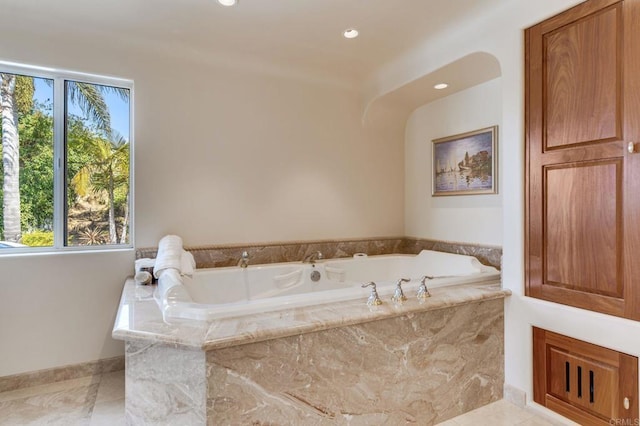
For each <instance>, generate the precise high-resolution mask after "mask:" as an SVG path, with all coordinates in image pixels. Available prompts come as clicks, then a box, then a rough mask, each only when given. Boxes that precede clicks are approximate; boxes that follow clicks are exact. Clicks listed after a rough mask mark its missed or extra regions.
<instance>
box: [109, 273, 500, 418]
mask: <svg viewBox="0 0 640 426" xmlns="http://www.w3.org/2000/svg"><path fill="white" fill-rule="evenodd" d="M152 292H153V287H152V286H137V285H136V284H135V283H134V282H133V280H128V281H127V282H126V283H125V286H124V289H123V295H122V300H121V304H120V308H119V310H118V317H117V319H116V323H115V326H114V331H113V335H114V337H115V338H119V339H123V340H125V341H126V354H125V356H126V360H127V368H126V370H127V372H126V383H127V386H126V420H127V423H128V424H139V423H144V424H211V425H213V424H350V425H359V424H404V423H416V424H425V425H426V424H434V423H435V422H439V421H443V420H446V419H448V418H451V417H454V416H456V415H459V414H461V413H464V412H465V411H469V410H471V409H473V408H476V407H479V406H481V405H484V404H487V403H489V402H491V401H495V400H497V399H499V398H501V396H502V388H503V382H504V377H503V376H504V373H503V370H502V368H503V363H504V351H503V347H504V343H503V298H504V297H505V296H507V295H509V294H510V292H509V291H507V290H503V289H501V288H500V284H499V283H497V282H496V283H488V284H468V285H460V286H454V287H441V288H435V289H433V290H432V292H431V293H432V297H431V298H429V299H427V300H426V301H425V302H424V303H420V302H419V301H418V300H417V299H416V298H415V297H413V298H410V299H409V300H408V301H407V302H406V303H404V304H402V305H394V304H392V303H390V301H386V302H387V303H385V304H383V305H382V306H378V307H375V308H370V307H368V306H367V305H366V304H365V303H364V300H351V301H342V302H335V303H331V304H325V305H316V306H307V307H300V308H293V309H287V310H282V311H276V312H267V313H260V314H254V315H250V316H245V317H235V318H224V319H221V320H218V321H211V322H204V321H192V320H169V321H163V319H162V315H161V313H160V310H159V309H158V307H157V304H156V302H155V300H154V299H153V295H152Z"/></svg>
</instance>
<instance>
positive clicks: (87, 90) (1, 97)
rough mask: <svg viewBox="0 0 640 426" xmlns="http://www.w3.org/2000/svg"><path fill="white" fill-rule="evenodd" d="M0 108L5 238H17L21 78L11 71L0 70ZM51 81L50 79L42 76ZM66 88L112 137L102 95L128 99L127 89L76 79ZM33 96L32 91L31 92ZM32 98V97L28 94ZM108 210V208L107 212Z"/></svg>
mask: <svg viewBox="0 0 640 426" xmlns="http://www.w3.org/2000/svg"><path fill="white" fill-rule="evenodd" d="M0 77H1V79H2V83H1V85H0V102H1V103H0V109H1V110H2V111H1V113H2V163H3V185H2V195H3V197H2V199H3V210H2V212H3V226H4V239H5V240H8V241H13V242H18V241H20V239H21V229H20V137H19V134H18V106H17V105H16V104H17V100H16V82H17V81H20V79H28V80H30V82H31V83H30V84H31V85H32V86H33V79H32V78H28V77H18V76H16V75H14V74H5V73H0ZM45 81H46V82H47V84H49V85H51V84H52V83H53V80H45ZM65 91H66V93H67V94H68V96H69V100H70V102H71V103H74V104H77V105H78V106H79V107H80V109H81V110H82V112H83V113H84V114H85V115H86V116H87V117H89V118H90V119H91V120H92V121H93V122H94V123H95V124H96V127H97V128H98V130H100V131H101V132H103V133H104V135H105V136H107V137H111V117H110V115H109V108H108V106H107V104H106V103H105V101H104V97H103V95H104V94H105V93H107V92H114V93H116V94H117V95H119V96H120V97H121V98H122V99H124V100H126V99H129V91H128V90H127V89H122V88H118V87H111V86H101V85H96V84H90V83H82V82H76V81H66V82H65ZM31 95H32V96H33V93H31ZM31 100H32V98H31ZM110 213H111V212H110Z"/></svg>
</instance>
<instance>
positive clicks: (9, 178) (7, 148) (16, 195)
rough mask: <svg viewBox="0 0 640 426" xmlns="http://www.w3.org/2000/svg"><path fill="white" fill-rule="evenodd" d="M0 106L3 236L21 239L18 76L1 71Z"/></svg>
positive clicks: (16, 240)
mask: <svg viewBox="0 0 640 426" xmlns="http://www.w3.org/2000/svg"><path fill="white" fill-rule="evenodd" d="M0 77H1V78H2V83H1V84H0V109H2V167H3V173H4V179H3V181H2V212H3V229H4V231H3V233H4V239H5V240H6V241H11V242H16V243H17V242H19V241H20V239H21V232H20V140H19V137H18V108H17V105H16V96H15V91H16V76H15V75H13V74H1V75H0Z"/></svg>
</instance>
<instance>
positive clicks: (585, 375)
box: [533, 327, 638, 425]
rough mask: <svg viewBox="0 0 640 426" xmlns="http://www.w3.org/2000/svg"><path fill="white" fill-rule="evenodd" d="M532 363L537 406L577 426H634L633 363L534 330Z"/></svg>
mask: <svg viewBox="0 0 640 426" xmlns="http://www.w3.org/2000/svg"><path fill="white" fill-rule="evenodd" d="M533 359H534V361H533V362H534V364H533V375H534V386H533V399H534V401H536V402H537V403H538V404H541V405H544V406H546V407H547V408H550V409H552V410H554V411H556V412H558V413H560V414H562V415H564V416H566V417H568V418H570V419H572V420H574V421H576V422H578V423H580V424H582V425H612V424H629V425H633V424H638V423H637V421H638V358H636V357H633V356H630V355H626V354H623V353H620V352H616V351H613V350H611V349H606V348H603V347H600V346H596V345H592V344H589V343H586V342H582V341H580V340H575V339H571V338H569V337H566V336H562V335H559V334H556V333H552V332H550V331H546V330H542V329H539V328H535V327H534V329H533ZM616 422H617V423H616Z"/></svg>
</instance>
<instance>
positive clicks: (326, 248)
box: [136, 237, 502, 269]
mask: <svg viewBox="0 0 640 426" xmlns="http://www.w3.org/2000/svg"><path fill="white" fill-rule="evenodd" d="M186 249H187V250H188V251H190V252H191V254H193V256H194V259H195V260H196V265H197V267H198V268H214V267H220V266H236V265H237V263H238V260H239V259H240V256H241V254H242V252H244V251H246V252H247V253H248V254H249V262H250V264H253V265H255V264H263V263H278V262H296V261H299V260H302V258H304V256H305V255H307V254H309V253H311V252H314V251H320V252H322V253H323V255H324V257H325V258H327V259H332V258H340V257H351V256H353V255H354V254H355V253H367V254H369V255H379V254H392V253H402V254H417V253H418V252H420V250H437V251H443V252H447V253H458V254H465V255H469V256H475V257H477V258H478V259H479V260H480V262H482V263H484V264H485V265H489V266H493V267H496V268H498V269H500V263H501V258H502V249H501V248H500V247H494V246H481V245H475V244H463V243H455V242H449V241H438V240H425V239H416V238H409V237H391V238H364V239H358V240H319V241H288V242H270V243H248V244H231V245H219V246H206V247H186ZM156 253H157V248H155V247H149V248H139V249H137V250H136V258H142V257H150V258H153V257H155V256H156Z"/></svg>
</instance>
